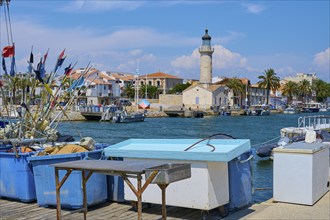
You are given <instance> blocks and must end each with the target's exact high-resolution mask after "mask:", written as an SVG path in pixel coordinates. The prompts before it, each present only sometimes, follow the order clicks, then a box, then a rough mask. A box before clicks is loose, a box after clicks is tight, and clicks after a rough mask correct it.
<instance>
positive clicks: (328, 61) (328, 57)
mask: <svg viewBox="0 0 330 220" xmlns="http://www.w3.org/2000/svg"><path fill="white" fill-rule="evenodd" d="M313 64H314V65H315V66H316V67H317V68H319V69H322V70H328V71H329V66H330V48H327V49H326V50H325V51H322V52H319V53H317V54H315V55H314V60H313Z"/></svg>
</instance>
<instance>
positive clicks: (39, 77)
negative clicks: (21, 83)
mask: <svg viewBox="0 0 330 220" xmlns="http://www.w3.org/2000/svg"><path fill="white" fill-rule="evenodd" d="M34 72H35V74H36V78H37V80H39V81H40V82H41V83H42V84H44V80H43V78H42V77H41V76H40V70H38V69H36V70H34Z"/></svg>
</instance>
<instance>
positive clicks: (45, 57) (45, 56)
mask: <svg viewBox="0 0 330 220" xmlns="http://www.w3.org/2000/svg"><path fill="white" fill-rule="evenodd" d="M48 51H49V49H48V50H47V53H46V54H45V55H44V62H43V63H42V64H43V65H45V63H46V59H47V56H48Z"/></svg>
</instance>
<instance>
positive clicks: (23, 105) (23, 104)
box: [21, 102, 29, 111]
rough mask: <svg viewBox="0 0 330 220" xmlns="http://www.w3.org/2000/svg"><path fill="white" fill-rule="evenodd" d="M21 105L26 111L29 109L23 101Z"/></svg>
mask: <svg viewBox="0 0 330 220" xmlns="http://www.w3.org/2000/svg"><path fill="white" fill-rule="evenodd" d="M21 106H22V107H23V108H25V109H26V111H29V108H28V106H27V105H26V104H25V103H24V102H23V103H22V104H21Z"/></svg>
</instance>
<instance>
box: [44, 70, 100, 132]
mask: <svg viewBox="0 0 330 220" xmlns="http://www.w3.org/2000/svg"><path fill="white" fill-rule="evenodd" d="M88 71H89V70H88ZM87 73H88V72H87ZM87 73H86V74H87ZM97 77H98V76H96V77H95V78H94V79H93V80H92V81H91V82H90V84H91V83H93V82H94V80H95V79H96V78H97ZM82 89H83V90H85V91H86V90H87V89H88V87H86V88H83V87H80V88H79V90H78V91H77V93H76V94H77V95H78V94H79V93H80V91H81V90H82ZM79 97H81V95H78V96H76V95H75V94H74V95H73V96H72V97H71V98H70V100H69V102H68V103H67V105H66V106H65V110H67V109H68V108H69V107H71V106H72V104H73V101H74V100H76V99H78V98H79ZM61 114H62V113H61V112H59V113H58V115H57V116H56V117H55V119H54V120H53V121H52V122H51V123H50V125H52V124H53V123H54V122H55V121H56V120H57V118H58V117H59V116H60V115H61ZM59 122H60V121H59V120H58V121H57V125H55V126H54V128H55V129H56V127H57V126H58V124H59Z"/></svg>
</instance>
